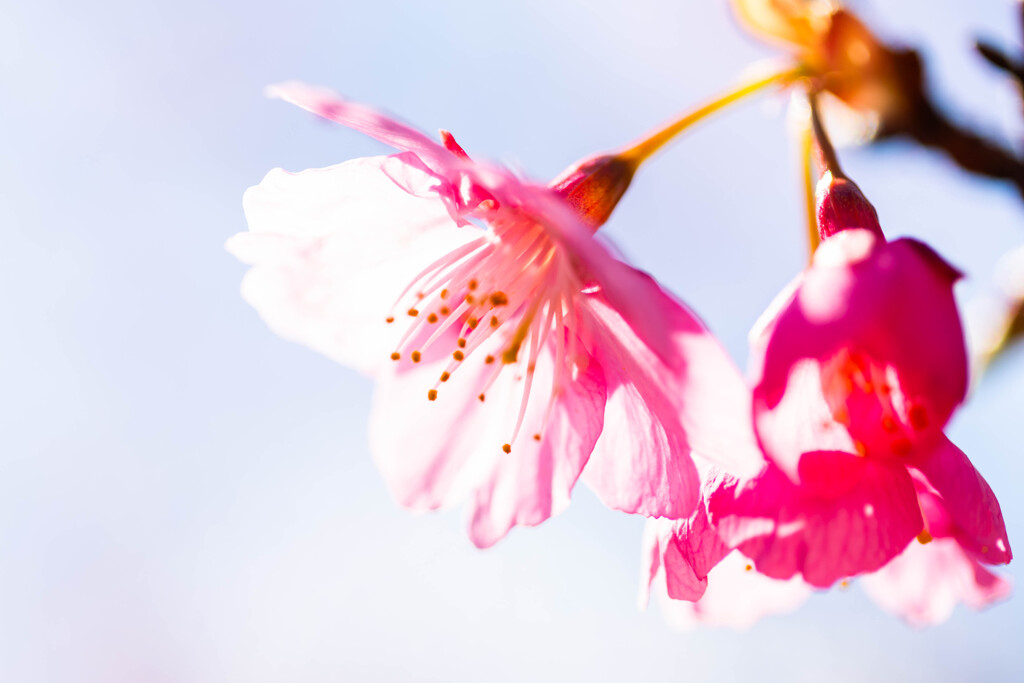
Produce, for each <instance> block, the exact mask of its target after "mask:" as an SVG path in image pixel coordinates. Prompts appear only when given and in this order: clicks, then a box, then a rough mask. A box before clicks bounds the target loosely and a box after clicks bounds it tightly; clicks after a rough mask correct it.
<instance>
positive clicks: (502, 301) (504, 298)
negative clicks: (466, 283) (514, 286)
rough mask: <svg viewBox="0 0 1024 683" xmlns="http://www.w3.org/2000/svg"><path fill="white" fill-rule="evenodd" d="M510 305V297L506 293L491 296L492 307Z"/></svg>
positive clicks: (496, 293)
mask: <svg viewBox="0 0 1024 683" xmlns="http://www.w3.org/2000/svg"><path fill="white" fill-rule="evenodd" d="M507 303H508V295H507V294H505V292H495V293H494V294H491V305H492V306H504V305H506V304H507Z"/></svg>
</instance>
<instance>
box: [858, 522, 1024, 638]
mask: <svg viewBox="0 0 1024 683" xmlns="http://www.w3.org/2000/svg"><path fill="white" fill-rule="evenodd" d="M860 584H861V585H862V586H863V587H864V590H865V591H866V592H867V594H868V595H869V596H870V597H871V599H872V600H874V601H875V602H876V603H878V605H879V606H880V607H881V608H882V609H884V610H886V611H887V612H890V613H892V614H895V615H897V616H899V617H902V618H903V619H906V620H907V621H909V622H910V623H912V624H914V625H917V626H927V625H930V624H937V623H941V622H943V621H945V620H946V619H948V618H949V616H950V615H951V614H952V613H953V608H954V607H955V606H956V605H957V603H963V604H965V605H967V606H968V607H970V608H971V609H982V608H983V607H986V606H988V605H990V604H992V603H994V602H997V601H999V600H1004V599H1006V598H1008V597H1009V595H1010V590H1011V586H1010V582H1009V580H1008V579H1006V578H1004V577H1001V576H999V575H997V574H993V573H992V572H990V571H989V570H988V569H986V568H985V567H984V566H983V565H982V564H981V563H980V562H978V560H977V559H976V557H975V556H974V555H973V554H971V553H969V552H967V551H965V550H964V548H963V547H962V546H961V545H960V544H959V543H958V542H957V540H956V539H954V538H936V539H935V540H933V541H931V542H930V543H928V544H926V545H922V544H920V543H918V542H916V541H915V542H913V543H911V544H910V545H909V546H907V549H906V550H904V551H903V553H902V554H900V556H899V557H897V558H896V559H894V560H893V561H892V562H890V563H889V564H887V565H886V566H885V567H882V568H881V569H880V570H878V571H877V572H875V573H874V574H871V575H868V576H865V577H864V578H863V579H862V580H861V581H860Z"/></svg>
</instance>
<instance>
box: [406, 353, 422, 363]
mask: <svg viewBox="0 0 1024 683" xmlns="http://www.w3.org/2000/svg"><path fill="white" fill-rule="evenodd" d="M409 356H410V358H412V362H413V363H419V362H420V358H421V356H420V352H419V351H413V352H412V353H411V354H409Z"/></svg>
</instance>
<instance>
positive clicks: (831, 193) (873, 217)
mask: <svg viewBox="0 0 1024 683" xmlns="http://www.w3.org/2000/svg"><path fill="white" fill-rule="evenodd" d="M815 195H816V201H817V214H818V234H819V235H820V236H821V239H822V240H825V239H828V238H829V237H831V236H832V235H834V234H836V233H837V232H839V231H840V230H847V229H849V228H863V229H865V230H870V231H871V232H873V233H875V234H876V235H878V236H879V237H882V238H883V239H884V236H883V235H882V227H881V226H880V225H879V223H878V213H877V212H876V211H875V207H874V206H872V205H871V202H869V201H868V199H867V197H865V196H864V193H863V192H861V191H860V188H859V187H857V183H855V182H853V181H852V180H850V179H848V178H842V177H840V178H837V177H835V176H834V175H833V174H832V172H831V171H825V174H824V175H822V177H821V180H819V181H818V187H817V191H816V192H815Z"/></svg>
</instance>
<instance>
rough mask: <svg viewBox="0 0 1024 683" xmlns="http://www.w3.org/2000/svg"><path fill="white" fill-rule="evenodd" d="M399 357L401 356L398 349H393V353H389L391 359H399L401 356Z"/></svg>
mask: <svg viewBox="0 0 1024 683" xmlns="http://www.w3.org/2000/svg"><path fill="white" fill-rule="evenodd" d="M401 357H402V354H400V353H399V352H398V351H394V352H393V353H392V354H391V360H398V359H399V358H401Z"/></svg>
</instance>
